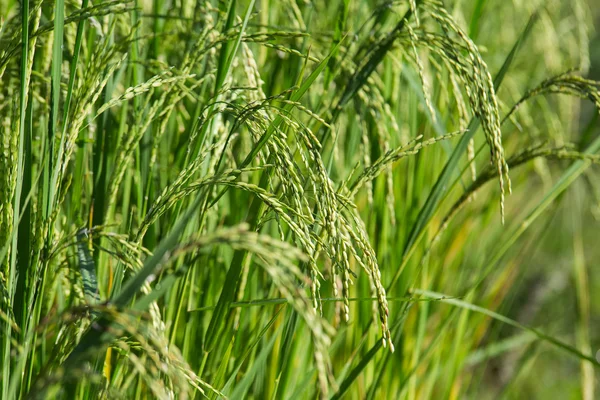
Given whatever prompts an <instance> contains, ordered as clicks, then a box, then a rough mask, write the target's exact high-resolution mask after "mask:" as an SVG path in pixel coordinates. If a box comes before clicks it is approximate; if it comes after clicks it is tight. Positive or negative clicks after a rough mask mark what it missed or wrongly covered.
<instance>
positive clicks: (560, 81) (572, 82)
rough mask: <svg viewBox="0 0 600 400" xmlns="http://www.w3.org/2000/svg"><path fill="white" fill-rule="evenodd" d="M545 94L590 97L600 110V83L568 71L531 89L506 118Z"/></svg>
mask: <svg viewBox="0 0 600 400" xmlns="http://www.w3.org/2000/svg"><path fill="white" fill-rule="evenodd" d="M543 94H565V95H568V96H575V97H579V98H583V99H588V100H590V101H591V102H592V103H594V105H595V106H596V109H597V110H598V111H599V112H600V83H599V82H597V81H593V80H590V79H585V78H582V77H581V76H579V75H575V74H574V73H573V72H572V71H567V72H564V73H562V74H559V75H557V76H554V77H552V78H549V79H546V80H545V81H543V82H542V83H541V84H539V85H538V86H536V87H535V88H533V89H531V90H529V91H528V92H527V93H525V94H524V95H523V97H522V98H521V99H520V100H519V101H518V102H516V103H515V105H514V106H513V107H512V108H511V109H510V111H509V112H508V113H507V115H506V117H505V118H504V119H505V120H506V119H508V118H509V117H511V116H512V114H513V113H514V112H515V111H516V110H517V109H518V108H519V107H521V105H523V104H524V103H525V102H526V101H528V100H529V99H531V98H533V97H535V96H540V95H543Z"/></svg>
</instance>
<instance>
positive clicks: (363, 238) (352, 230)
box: [339, 210, 394, 352]
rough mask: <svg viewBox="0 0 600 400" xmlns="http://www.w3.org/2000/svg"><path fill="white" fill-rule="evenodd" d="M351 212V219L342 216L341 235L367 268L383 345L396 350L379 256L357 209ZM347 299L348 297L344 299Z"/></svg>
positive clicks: (364, 267)
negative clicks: (347, 240) (349, 242)
mask: <svg viewBox="0 0 600 400" xmlns="http://www.w3.org/2000/svg"><path fill="white" fill-rule="evenodd" d="M347 214H349V217H350V221H349V220H347V219H346V218H340V219H339V221H340V224H339V225H340V235H341V236H342V237H346V236H347V237H348V238H349V239H351V240H352V242H353V243H354V246H350V247H349V248H348V250H350V251H351V252H352V255H353V257H354V259H355V260H356V262H357V263H358V264H359V265H360V266H361V267H362V268H363V269H364V270H365V272H366V273H367V275H368V276H369V280H370V283H371V288H372V291H373V296H374V297H375V298H377V306H378V309H377V311H378V314H379V322H380V326H381V333H382V336H383V338H382V343H383V347H386V346H388V345H389V348H390V351H391V352H394V344H393V343H392V336H391V332H390V328H389V325H388V317H389V309H388V303H387V296H386V292H385V288H384V287H383V284H382V283H381V272H380V270H379V265H378V263H377V256H376V254H375V250H373V247H372V246H371V244H370V243H369V238H368V235H367V231H366V228H365V226H364V223H363V222H362V220H361V219H360V217H359V216H358V215H357V212H356V210H351V211H349V212H348V213H347ZM357 249H358V250H360V252H361V253H362V257H361V256H360V255H359V253H358V252H357ZM344 301H346V299H344Z"/></svg>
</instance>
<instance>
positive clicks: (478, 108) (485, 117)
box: [409, 1, 511, 221]
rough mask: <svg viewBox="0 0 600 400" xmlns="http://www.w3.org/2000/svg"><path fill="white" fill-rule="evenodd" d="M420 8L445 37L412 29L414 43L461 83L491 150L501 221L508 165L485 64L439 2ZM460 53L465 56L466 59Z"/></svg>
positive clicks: (507, 183)
mask: <svg viewBox="0 0 600 400" xmlns="http://www.w3.org/2000/svg"><path fill="white" fill-rule="evenodd" d="M422 8H423V9H424V10H426V12H427V15H428V16H429V17H431V18H432V19H433V20H434V21H435V22H436V23H437V24H438V25H439V26H440V27H441V28H442V30H443V31H444V35H437V34H433V33H429V32H425V31H422V30H420V29H419V30H414V33H415V36H416V39H417V44H418V45H421V46H425V47H427V48H428V49H430V50H431V51H432V52H433V53H435V54H438V55H439V56H440V57H441V58H442V59H443V61H444V62H445V63H447V65H449V66H450V67H451V68H450V70H451V72H454V73H456V74H457V75H458V77H459V78H460V80H461V81H462V83H463V86H464V88H465V92H466V94H467V98H468V99H469V103H470V105H471V109H472V111H473V113H474V114H475V116H476V117H477V118H478V119H479V120H480V121H481V125H482V127H483V131H484V133H485V137H486V141H487V143H488V145H489V147H490V152H491V160H492V163H493V164H494V165H495V167H496V171H497V174H498V179H499V182H500V210H501V215H502V220H503V221H504V194H505V191H508V192H509V193H510V191H511V187H510V178H509V176H508V165H507V164H506V160H505V158H504V149H503V147H502V133H501V130H500V118H499V115H498V103H497V99H496V94H495V91H494V85H493V82H492V78H491V76H490V73H489V71H488V69H487V65H486V64H485V62H484V61H483V59H482V57H481V55H480V54H479V51H478V49H477V47H476V46H475V44H474V43H473V42H472V41H471V39H470V38H469V37H468V36H467V35H466V34H465V33H464V32H463V31H462V30H461V29H460V27H459V26H458V25H457V24H456V23H455V22H454V20H453V19H452V17H451V16H450V15H449V14H448V12H447V11H446V9H445V8H444V7H443V5H442V4H441V3H439V2H437V1H426V2H424V3H423V5H422ZM422 26H423V25H422ZM451 35H455V36H456V37H457V39H453V38H452V37H451ZM414 39H415V38H414V37H413V38H409V41H410V42H414ZM463 52H465V53H466V56H465V54H463ZM505 183H506V186H507V187H506V188H505Z"/></svg>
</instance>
